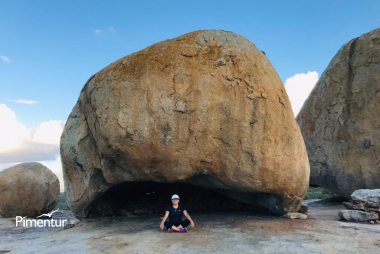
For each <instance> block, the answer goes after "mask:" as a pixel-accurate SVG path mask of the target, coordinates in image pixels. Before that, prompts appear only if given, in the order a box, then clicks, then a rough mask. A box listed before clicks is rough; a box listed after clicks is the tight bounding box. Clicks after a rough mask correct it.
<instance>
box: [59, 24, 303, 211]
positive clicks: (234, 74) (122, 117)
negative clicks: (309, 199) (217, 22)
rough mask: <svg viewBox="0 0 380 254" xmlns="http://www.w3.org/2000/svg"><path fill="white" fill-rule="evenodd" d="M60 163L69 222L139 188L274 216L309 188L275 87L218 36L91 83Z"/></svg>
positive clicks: (252, 56) (257, 57)
mask: <svg viewBox="0 0 380 254" xmlns="http://www.w3.org/2000/svg"><path fill="white" fill-rule="evenodd" d="M61 157H62V163H63V173H64V182H65V190H66V197H67V202H68V205H69V206H70V208H71V209H72V211H73V212H74V213H75V215H76V216H77V217H84V216H87V215H88V214H89V212H90V211H91V206H92V205H94V203H93V202H94V201H95V200H97V199H98V198H99V197H101V196H102V195H103V194H104V192H105V191H107V189H109V188H111V187H112V186H115V185H117V184H119V183H125V182H128V183H131V185H130V186H131V188H130V190H129V191H134V190H135V189H136V188H135V187H134V186H136V185H135V184H136V183H137V182H143V181H145V182H161V183H173V182H186V183H190V184H192V185H198V186H201V187H206V188H213V189H215V190H217V191H219V192H221V193H223V194H225V195H228V196H230V197H233V198H235V199H238V200H240V201H243V202H248V203H254V204H257V205H260V206H263V207H266V208H268V209H270V210H272V211H273V212H275V213H277V214H283V213H285V212H296V211H297V210H298V209H299V207H300V205H301V201H302V200H303V198H304V196H305V195H306V192H307V189H308V184H309V163H308V158H307V154H306V149H305V145H304V142H303V139H302V136H301V133H300V130H299V127H298V125H297V123H296V122H295V119H294V117H293V113H292V109H291V105H290V102H289V99H288V96H287V94H286V91H285V89H284V86H283V84H282V82H281V80H280V78H279V77H278V75H277V73H276V71H275V70H274V68H273V67H272V65H271V64H270V62H269V60H268V59H267V58H266V56H265V54H264V53H263V52H261V51H260V50H259V49H257V48H256V46H255V45H254V44H252V43H251V42H249V41H248V40H247V39H245V38H243V37H242V36H239V35H237V34H235V33H232V32H225V31H213V30H205V31H197V32H193V33H189V34H186V35H183V36H180V37H178V38H175V39H171V40H166V41H163V42H160V43H157V44H154V45H152V46H150V47H148V48H146V49H144V50H141V51H139V52H136V53H134V54H131V55H129V56H126V57H124V58H122V59H119V60H118V61H116V62H114V63H112V64H111V65H109V66H108V67H106V68H104V69H103V70H101V71H100V72H98V73H97V74H95V75H94V76H93V77H91V78H90V79H89V81H88V82H87V83H86V84H85V86H84V87H83V89H82V91H81V94H80V97H79V100H78V103H77V104H76V105H75V107H74V109H73V111H72V113H71V114H70V116H69V118H68V120H67V123H66V126H65V129H64V132H63V134H62V137H61ZM127 192H128V191H126V193H127ZM163 205H164V204H163ZM165 205H166V204H165Z"/></svg>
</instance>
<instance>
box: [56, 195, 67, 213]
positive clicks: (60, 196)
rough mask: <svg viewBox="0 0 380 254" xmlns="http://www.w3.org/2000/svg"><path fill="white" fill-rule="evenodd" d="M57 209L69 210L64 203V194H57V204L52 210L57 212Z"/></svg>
mask: <svg viewBox="0 0 380 254" xmlns="http://www.w3.org/2000/svg"><path fill="white" fill-rule="evenodd" d="M58 208H59V210H70V208H69V207H68V206H67V203H66V196H65V193H59V202H58V204H57V206H56V207H55V208H54V210H57V209H58Z"/></svg>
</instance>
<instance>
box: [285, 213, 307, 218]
mask: <svg viewBox="0 0 380 254" xmlns="http://www.w3.org/2000/svg"><path fill="white" fill-rule="evenodd" d="M284 217H285V218H288V219H301V220H306V218H307V215H306V214H303V213H287V214H285V215H284Z"/></svg>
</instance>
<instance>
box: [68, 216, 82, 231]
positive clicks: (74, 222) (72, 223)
mask: <svg viewBox="0 0 380 254" xmlns="http://www.w3.org/2000/svg"><path fill="white" fill-rule="evenodd" d="M79 222H80V220H78V219H77V218H71V219H69V220H68V222H67V224H66V225H65V229H70V228H73V227H75V226H76V225H77V224H79Z"/></svg>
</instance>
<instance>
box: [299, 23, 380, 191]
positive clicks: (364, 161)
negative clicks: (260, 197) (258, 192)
mask: <svg viewBox="0 0 380 254" xmlns="http://www.w3.org/2000/svg"><path fill="white" fill-rule="evenodd" d="M296 119H297V122H298V124H299V126H300V128H301V132H302V135H303V137H304V139H305V143H306V148H307V152H308V155H309V161H310V185H312V186H321V187H323V188H326V189H328V190H330V191H332V192H335V193H336V194H339V195H340V196H343V197H346V198H350V195H351V193H352V192H354V191H355V190H358V189H376V188H380V150H379V147H380V131H379V128H380V29H377V30H374V31H372V32H369V33H367V34H364V35H362V36H361V37H359V38H355V39H353V40H351V41H349V42H348V43H346V44H345V45H344V46H343V47H342V48H341V49H340V50H339V51H338V53H337V54H336V55H335V56H334V58H333V59H332V60H331V62H330V64H329V66H328V67H327V69H326V70H325V71H324V72H323V74H322V76H321V78H320V79H319V81H318V82H317V84H316V85H315V87H314V89H313V91H312V92H311V94H310V95H309V97H308V99H307V100H306V101H305V103H304V105H303V107H302V109H301V111H300V113H299V114H298V115H297V118H296Z"/></svg>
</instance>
